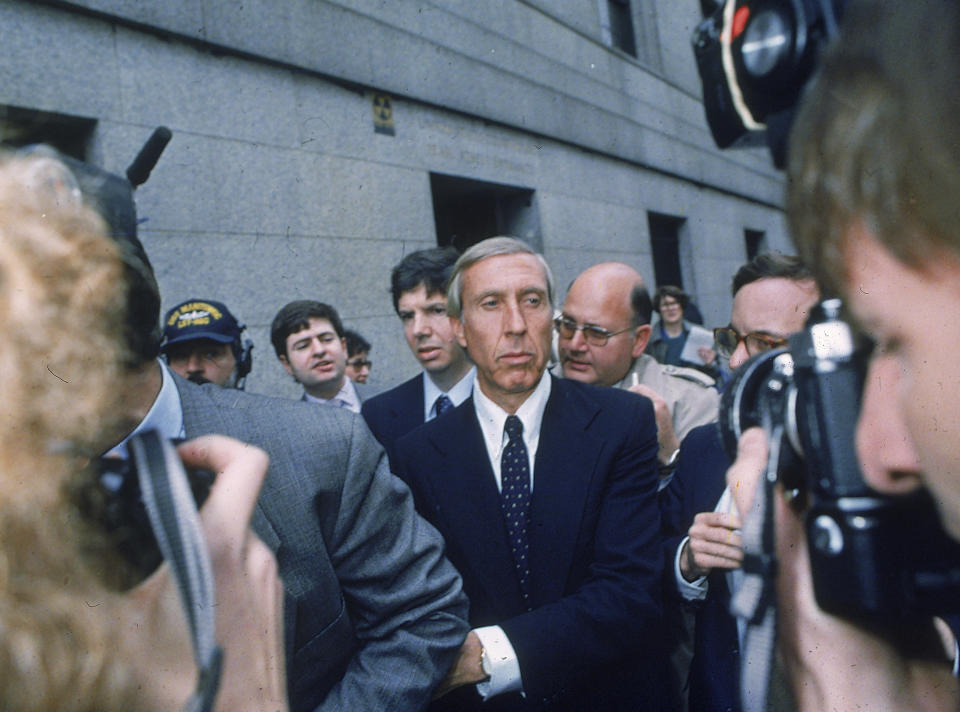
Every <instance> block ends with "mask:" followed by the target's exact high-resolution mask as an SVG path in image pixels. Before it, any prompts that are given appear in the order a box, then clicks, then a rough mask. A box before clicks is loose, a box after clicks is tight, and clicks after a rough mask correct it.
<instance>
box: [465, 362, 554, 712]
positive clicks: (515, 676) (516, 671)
mask: <svg viewBox="0 0 960 712" xmlns="http://www.w3.org/2000/svg"><path fill="white" fill-rule="evenodd" d="M550 389H551V381H550V374H549V373H546V372H545V373H544V374H543V376H542V377H541V378H540V383H538V384H537V387H536V388H535V389H534V390H533V392H532V393H531V394H530V397H529V398H527V400H525V401H524V402H523V405H521V406H520V407H519V408H518V409H517V412H516V416H517V417H518V418H520V422H522V423H523V443H524V445H526V446H527V455H528V456H529V458H530V492H531V493H532V492H533V481H534V472H533V464H534V461H535V460H536V455H537V445H539V443H540V424H541V423H542V422H543V411H544V410H545V409H546V407H547V400H548V399H549V398H550ZM473 405H474V408H475V409H476V413H477V420H478V421H479V423H480V430H481V432H482V433H483V442H484V444H485V445H486V446H487V456H488V457H489V458H490V466H491V467H492V468H493V476H494V477H495V478H496V481H497V490H500V487H501V476H500V455H501V453H502V452H503V448H504V447H506V444H507V442H508V441H509V438H508V437H507V434H506V433H505V432H504V425H505V424H506V422H507V415H509V414H508V413H507V412H506V411H505V410H503V408H501V407H500V406H498V405H497V404H496V403H494V402H493V401H492V400H490V399H489V398H487V396H486V395H484V393H483V391H482V390H480V384H479V383H474V385H473ZM474 633H476V634H477V637H478V638H480V644H481V645H483V650H484V652H485V653H486V658H487V662H486V664H485V665H484V671H486V672H488V673H489V674H490V679H489V680H486V681H484V682H480V683H477V692H479V693H480V694H481V695H482V696H483V698H484V699H487V698H488V697H492V696H493V695H499V694H501V693H504V692H517V691H518V692H523V680H522V679H521V677H520V663H519V661H518V660H517V653H516V651H515V650H514V649H513V645H512V644H511V643H510V640H509V639H508V638H507V636H506V634H505V633H504V632H503V629H502V628H501V627H500V626H498V625H493V626H486V627H484V628H477V629H475V630H474Z"/></svg>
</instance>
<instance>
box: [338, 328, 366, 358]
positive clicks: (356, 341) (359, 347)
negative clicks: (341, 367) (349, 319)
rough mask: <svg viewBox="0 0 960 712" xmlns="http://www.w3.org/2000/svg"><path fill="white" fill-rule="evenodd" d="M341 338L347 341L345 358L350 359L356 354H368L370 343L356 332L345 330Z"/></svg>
mask: <svg viewBox="0 0 960 712" xmlns="http://www.w3.org/2000/svg"><path fill="white" fill-rule="evenodd" d="M343 338H345V339H346V340H347V357H348V358H352V357H353V356H356V355H357V354H362V353H369V352H370V349H371V348H372V347H371V346H370V342H369V341H367V340H366V339H365V338H363V337H362V336H360V334H358V333H357V332H356V331H352V330H350V329H347V330H346V331H344V332H343Z"/></svg>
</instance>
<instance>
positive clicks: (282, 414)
mask: <svg viewBox="0 0 960 712" xmlns="http://www.w3.org/2000/svg"><path fill="white" fill-rule="evenodd" d="M175 378H176V384H177V389H178V391H179V393H180V401H181V403H182V405H183V418H184V427H185V430H186V435H187V437H188V438H190V437H196V436H198V435H203V434H207V433H220V434H223V435H229V436H232V437H235V438H238V439H240V440H243V441H245V442H249V443H252V444H254V445H257V446H258V447H261V448H263V449H264V450H266V451H267V453H268V454H269V455H270V469H269V471H268V473H267V478H266V481H265V482H264V485H263V491H262V492H261V494H260V499H259V501H258V503H257V508H256V510H255V512H254V517H253V527H254V529H255V531H256V532H257V534H258V535H259V536H260V537H261V538H262V539H263V541H264V542H265V543H266V544H267V545H268V546H269V547H270V548H271V549H272V550H273V551H274V553H275V554H276V557H277V563H278V564H279V570H280V575H281V577H282V578H283V582H284V588H285V590H286V603H285V611H284V618H285V636H286V638H285V640H286V651H287V676H288V690H289V697H290V706H291V709H292V710H294V711H296V712H301V711H304V710H314V709H317V710H350V712H363V711H364V710H371V711H372V710H378V711H379V710H419V709H423V708H425V707H426V705H427V703H428V702H429V700H430V694H431V691H432V690H433V689H434V687H435V686H436V684H437V683H438V682H439V681H440V680H441V679H442V678H443V676H444V675H445V674H446V672H447V670H448V669H449V667H450V665H451V664H452V663H453V660H454V658H455V656H456V653H457V651H458V649H459V647H460V644H461V643H462V642H463V638H464V636H465V635H466V633H467V630H468V626H467V623H466V617H467V600H466V597H465V596H464V594H463V592H462V589H461V581H460V576H459V575H458V574H457V572H456V571H455V570H454V568H453V566H452V565H451V564H450V563H449V562H448V561H447V560H446V559H445V558H444V556H443V540H442V539H441V538H440V535H439V534H438V533H437V531H436V530H435V529H434V528H433V527H432V526H431V525H430V524H428V523H427V522H426V521H424V520H423V519H421V518H420V517H419V516H418V515H417V514H416V513H415V512H414V509H413V500H412V498H411V496H410V491H409V490H408V489H407V487H406V485H404V484H403V483H402V482H401V481H400V480H399V479H397V478H396V477H394V476H393V475H391V474H390V472H389V470H388V468H387V462H386V458H385V457H384V455H383V450H382V449H381V447H380V446H379V445H378V444H377V442H376V440H375V439H374V438H373V436H372V435H371V434H370V431H369V430H368V429H367V426H366V424H365V423H364V421H363V419H362V418H361V417H360V416H357V415H354V414H353V413H350V412H349V411H347V410H344V409H342V408H317V407H316V406H314V405H310V404H306V403H300V402H297V401H290V400H283V399H278V398H268V397H265V396H257V395H252V394H248V393H244V392H242V391H237V390H235V389H225V388H219V387H217V386H214V385H205V386H196V385H194V384H192V383H189V382H187V381H185V380H184V379H182V378H179V377H175Z"/></svg>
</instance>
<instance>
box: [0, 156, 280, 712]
mask: <svg viewBox="0 0 960 712" xmlns="http://www.w3.org/2000/svg"><path fill="white" fill-rule="evenodd" d="M122 270H123V267H122V264H121V260H120V256H119V254H118V250H117V247H116V246H115V245H114V244H113V243H112V242H111V241H110V240H108V239H107V237H106V236H105V234H104V225H103V223H102V222H101V221H100V219H99V217H98V216H96V215H94V213H93V212H92V211H89V210H87V209H86V208H84V207H83V206H82V205H81V204H80V190H79V188H78V186H77V184H76V182H75V180H74V177H73V175H72V174H71V173H70V172H69V171H68V170H67V169H66V168H65V167H64V166H63V165H62V164H61V163H60V162H58V161H56V160H54V159H51V158H49V157H45V156H44V157H37V156H35V157H33V158H28V159H22V158H21V159H9V158H5V157H0V275H2V279H0V331H2V333H3V334H4V338H3V339H2V340H0V367H2V369H3V374H4V377H3V379H0V400H2V402H3V404H4V415H5V417H4V419H3V422H2V424H0V537H2V539H3V546H2V547H0V630H2V631H3V635H0V708H2V709H3V710H8V711H10V712H27V711H30V712H41V711H53V710H62V709H71V710H90V711H91V712H92V711H94V710H97V711H103V710H106V711H108V712H110V711H113V710H116V711H117V712H120V711H121V710H123V711H126V710H131V709H152V710H159V709H167V710H176V709H181V708H183V705H184V702H185V701H186V700H187V699H188V697H189V696H190V694H191V691H192V690H193V689H194V686H195V684H196V678H197V670H196V667H195V666H194V664H193V658H192V656H191V650H190V642H191V639H190V634H189V632H188V629H187V621H186V617H185V615H184V609H183V605H182V604H181V602H180V600H179V599H178V594H177V589H176V588H175V582H174V581H173V578H172V576H171V571H170V569H169V568H168V567H167V566H162V567H161V568H160V569H159V570H158V571H157V572H156V573H155V574H154V575H153V576H152V577H151V578H150V579H148V580H147V581H146V582H145V583H143V584H142V585H141V586H139V587H137V588H136V589H134V590H133V591H130V592H128V593H117V592H115V591H113V590H110V589H108V588H107V587H106V586H105V585H104V584H103V575H104V573H106V571H105V569H106V568H107V567H109V566H110V565H111V563H112V562H111V561H109V560H107V559H105V558H102V557H100V556H99V555H98V554H100V553H102V552H103V548H104V544H105V542H104V541H103V540H102V537H101V534H100V533H98V532H95V531H93V527H90V526H89V525H88V524H86V523H85V522H83V521H82V520H81V519H80V518H79V517H78V516H77V514H78V513H77V511H76V510H75V507H74V501H73V498H72V495H73V493H74V492H75V491H76V489H77V488H79V487H81V486H83V484H84V482H89V481H90V480H89V478H87V479H84V475H85V474H86V473H89V472H90V470H89V469H85V466H86V463H87V461H88V460H89V453H90V452H95V451H96V447H97V443H98V442H99V441H100V439H101V438H102V436H103V433H104V432H109V431H110V430H112V429H114V428H116V427H118V423H117V413H119V412H120V411H121V408H120V407H119V406H120V402H121V400H122V398H123V397H124V389H123V388H122V387H121V388H118V387H117V384H118V383H122V380H121V379H122V373H123V370H124V361H125V360H126V359H127V356H128V354H127V353H126V350H125V349H124V348H122V344H123V338H122V330H123V326H124V322H125V317H126V312H125V310H124V309H123V308H122V306H121V307H119V308H118V305H122V304H123V303H124V294H123V290H124V286H123V284H124V282H123V272H122ZM64 344H68V345H69V348H64V347H63V346H64ZM180 454H181V456H182V457H183V460H184V461H185V462H186V463H187V464H188V465H189V466H191V467H197V468H205V469H209V470H211V471H214V472H216V473H217V481H216V483H215V484H214V486H213V488H212V491H211V494H210V497H209V499H208V501H207V506H206V507H205V508H204V511H203V515H202V517H203V521H204V523H205V524H206V525H207V544H208V550H209V552H210V555H211V558H212V560H213V563H214V578H215V580H216V591H217V593H216V595H217V597H216V616H217V625H216V629H217V633H216V640H217V643H218V644H219V645H220V646H222V648H223V649H224V650H225V662H224V668H223V671H222V674H221V677H220V686H219V694H218V695H217V697H216V698H215V699H216V707H215V709H216V710H224V711H225V710H234V709H241V708H242V709H250V710H271V711H272V710H282V709H285V708H286V699H285V698H286V691H285V685H284V670H285V668H284V653H283V644H282V628H281V626H282V620H283V618H282V602H283V591H282V587H281V585H280V582H279V579H278V577H277V573H276V562H275V561H274V559H273V556H272V554H271V553H270V551H269V550H268V549H267V547H266V546H265V545H264V544H263V543H261V542H260V541H259V540H258V539H257V538H256V537H255V536H254V535H253V534H252V532H251V530H250V528H249V521H250V517H251V515H252V513H253V508H254V505H255V502H256V498H257V493H258V492H259V490H260V486H261V483H262V482H263V479H264V476H265V473H266V467H267V460H266V457H265V455H264V453H263V452H262V451H260V450H257V449H256V448H251V447H249V446H247V445H244V444H242V443H239V442H237V441H235V440H230V439H227V438H223V437H206V438H200V439H197V440H194V441H192V442H190V443H187V444H185V445H183V446H181V450H180Z"/></svg>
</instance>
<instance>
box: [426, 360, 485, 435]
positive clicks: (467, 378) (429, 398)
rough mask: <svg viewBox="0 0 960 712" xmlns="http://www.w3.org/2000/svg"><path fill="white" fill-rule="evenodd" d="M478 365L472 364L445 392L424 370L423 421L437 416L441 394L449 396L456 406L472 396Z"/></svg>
mask: <svg viewBox="0 0 960 712" xmlns="http://www.w3.org/2000/svg"><path fill="white" fill-rule="evenodd" d="M476 373H477V367H476V366H471V367H470V370H469V371H467V372H466V374H464V376H463V378H461V379H460V380H459V381H457V383H456V384H455V385H454V386H453V388H451V389H450V390H449V391H447V392H446V393H444V392H443V391H441V390H440V387H439V386H438V385H437V384H436V383H434V382H433V379H431V378H430V374H429V373H427V372H426V371H424V372H423V422H424V423H426V422H427V421H430V420H433V419H434V418H436V417H437V408H436V404H437V398H439V397H440V396H443V395H445V396H447V398H449V399H450V402H451V403H453V404H454V405H455V406H458V405H460V404H461V403H463V402H464V401H465V400H466V399H467V398H469V397H470V393H471V392H473V381H474V379H475V378H476Z"/></svg>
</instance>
